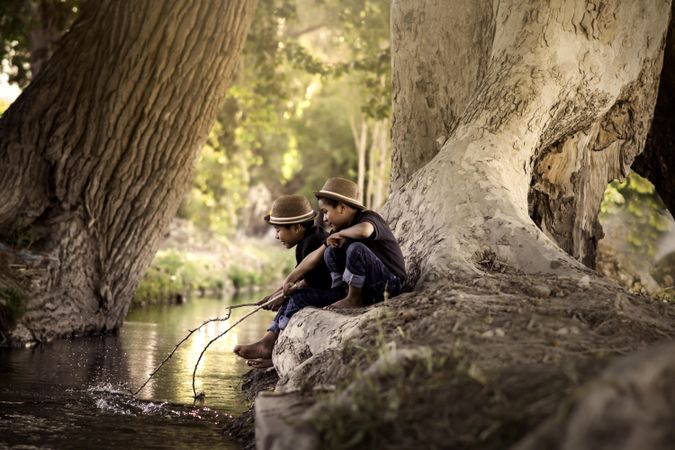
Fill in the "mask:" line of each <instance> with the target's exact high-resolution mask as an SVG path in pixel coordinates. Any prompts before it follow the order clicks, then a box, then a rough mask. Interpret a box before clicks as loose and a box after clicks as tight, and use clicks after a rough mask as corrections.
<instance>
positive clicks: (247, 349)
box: [234, 331, 279, 359]
mask: <svg viewBox="0 0 675 450" xmlns="http://www.w3.org/2000/svg"><path fill="white" fill-rule="evenodd" d="M278 336H279V333H275V332H272V331H268V332H267V334H265V336H263V338H262V339H260V340H259V341H258V342H254V343H253V344H248V345H237V346H236V347H234V353H235V354H236V355H238V356H241V357H242V358H245V359H270V358H271V357H272V349H273V348H274V343H275V342H276V341H277V337H278Z"/></svg>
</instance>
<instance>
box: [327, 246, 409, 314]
mask: <svg viewBox="0 0 675 450" xmlns="http://www.w3.org/2000/svg"><path fill="white" fill-rule="evenodd" d="M323 257H324V260H325V261H326V266H328V270H330V276H331V278H332V279H333V284H332V286H333V288H337V287H339V286H344V283H346V284H348V285H350V286H354V287H355V288H361V289H362V291H361V296H362V300H363V304H364V306H365V305H372V304H373V303H377V302H379V301H382V299H383V298H384V293H385V291H386V292H387V295H388V296H390V297H394V296H396V295H398V294H400V293H401V289H402V288H403V286H402V282H401V280H399V279H398V277H397V276H396V275H394V273H393V272H392V271H391V270H389V268H388V267H387V266H386V265H385V264H384V263H383V262H382V261H381V260H380V258H378V257H377V256H375V253H373V252H372V251H371V250H370V249H369V248H368V247H366V246H365V245H364V244H362V243H361V242H351V243H348V244H346V245H345V246H343V247H342V248H333V247H328V248H327V249H326V251H325V252H324V254H323Z"/></svg>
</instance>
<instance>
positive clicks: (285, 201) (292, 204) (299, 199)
mask: <svg viewBox="0 0 675 450" xmlns="http://www.w3.org/2000/svg"><path fill="white" fill-rule="evenodd" d="M314 217H316V211H314V210H313V209H312V205H310V204H309V200H307V199H306V198H305V196H303V195H282V196H281V197H279V198H278V199H276V200H274V203H272V210H271V211H270V213H269V214H268V215H267V216H265V221H267V223H269V224H270V225H292V224H294V223H303V222H307V221H309V220H312V219H314Z"/></svg>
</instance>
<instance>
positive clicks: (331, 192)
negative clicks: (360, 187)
mask: <svg viewBox="0 0 675 450" xmlns="http://www.w3.org/2000/svg"><path fill="white" fill-rule="evenodd" d="M321 194H328V195H334V196H335V197H338V198H339V199H341V200H346V201H347V202H350V203H355V204H357V205H359V206H363V204H362V203H361V202H360V201H358V200H356V199H355V198H351V197H347V196H346V195H342V194H338V193H337V192H333V191H319V192H317V195H321Z"/></svg>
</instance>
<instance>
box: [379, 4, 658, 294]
mask: <svg viewBox="0 0 675 450" xmlns="http://www.w3.org/2000/svg"><path fill="white" fill-rule="evenodd" d="M411 5H412V3H411ZM398 8H399V9H401V8H402V7H401V6H400V4H399V7H398ZM669 10H670V2H669V1H657V2H648V3H645V4H643V3H633V2H619V1H604V2H587V1H581V0H579V1H576V2H570V1H565V2H563V1H554V2H549V3H547V4H546V5H543V4H542V3H541V2H535V1H529V2H495V10H494V15H493V16H492V20H491V21H490V24H491V25H488V26H485V27H484V32H485V33H486V34H492V29H493V28H494V40H493V41H492V42H491V47H490V48H489V49H488V51H487V52H479V53H478V55H484V54H488V55H489V57H488V60H487V64H486V65H485V67H486V72H485V74H484V75H483V76H482V77H481V78H480V81H479V83H478V84H477V85H476V89H474V90H473V91H471V92H470V94H468V95H467V100H466V105H467V106H466V108H464V111H463V113H462V114H461V115H460V118H459V120H458V125H457V126H456V128H455V129H454V132H452V134H451V135H450V137H449V139H448V140H447V141H446V142H445V144H444V145H443V147H442V149H441V151H440V152H439V153H438V154H436V156H434V157H433V159H432V160H431V161H430V162H429V163H428V164H427V165H426V166H424V167H423V168H422V169H420V170H418V171H417V172H416V173H415V174H414V175H413V176H412V177H411V178H410V181H408V183H407V184H406V185H405V186H403V187H402V188H401V189H400V190H399V191H395V192H394V193H393V195H392V197H391V199H390V201H389V203H388V205H387V209H386V211H385V213H386V214H388V217H389V219H390V221H391V222H392V224H393V226H394V228H395V233H396V234H397V236H399V238H400V239H401V240H402V245H403V249H404V253H405V254H406V255H407V257H408V262H409V269H410V270H409V271H410V273H411V275H412V278H413V281H415V280H417V279H418V278H420V277H423V278H425V279H427V280H433V279H435V278H436V275H441V276H442V275H443V274H445V273H447V272H448V271H449V270H453V269H459V270H467V269H468V270H471V263H472V262H474V263H475V262H477V260H481V259H483V255H485V254H486V252H487V253H490V254H491V253H494V254H495V255H496V258H497V259H499V260H501V261H503V262H504V263H505V264H506V265H508V266H511V267H513V268H516V269H518V270H522V271H524V272H529V273H539V272H559V271H561V270H568V269H569V268H573V267H576V268H577V269H581V270H583V269H582V266H580V265H579V264H578V263H576V262H575V260H573V259H572V258H570V257H569V256H568V255H567V254H565V253H563V252H561V251H560V250H559V247H558V246H557V245H556V243H554V242H553V241H552V240H551V239H550V238H551V237H552V238H553V239H554V240H556V241H558V242H560V243H561V245H562V246H563V248H565V249H566V250H568V251H569V253H571V254H572V255H573V256H576V257H577V258H579V259H581V260H582V261H585V262H588V261H589V260H591V259H592V257H591V256H590V253H591V252H590V251H588V246H586V245H585V244H584V242H587V241H589V240H592V239H593V238H594V237H593V236H594V235H593V232H594V224H595V220H596V217H595V216H596V215H597V214H596V213H597V208H598V205H599V201H600V197H601V195H602V192H603V191H604V188H605V186H606V184H607V182H608V181H609V180H611V179H613V178H615V177H617V176H621V174H625V173H626V172H627V170H628V168H629V166H630V164H631V163H632V160H633V158H634V157H635V155H636V154H637V153H639V152H640V151H641V149H642V147H643V145H644V140H645V138H646V134H647V130H648V129H649V123H650V118H651V114H652V111H653V105H654V101H655V98H656V91H657V84H658V78H659V74H660V72H661V62H662V56H663V49H664V45H665V37H666V30H667V28H668V23H669V22H668V21H669V17H668V14H663V11H669ZM434 17H438V18H439V19H438V20H441V18H442V17H443V16H442V14H441V13H440V12H439V13H438V14H434ZM481 17H485V16H481ZM394 20H396V21H398V22H397V23H395V24H394V25H393V26H392V28H393V30H397V29H398V28H400V27H401V26H403V25H401V24H400V23H399V22H402V23H405V21H406V15H405V14H396V15H394ZM483 23H485V22H484V21H483V20H480V21H471V20H469V19H466V24H465V25H463V26H462V27H457V28H451V26H452V24H453V22H451V21H446V22H445V24H444V26H445V27H447V28H444V30H446V31H447V32H448V33H455V34H458V35H460V36H461V35H464V34H465V33H466V32H465V31H464V30H465V29H469V30H470V31H472V32H473V29H472V27H473V26H475V25H473V24H483ZM434 30H437V27H434V26H431V25H428V26H424V27H419V32H420V33H428V34H426V38H422V37H419V38H418V40H420V41H424V42H426V41H431V39H432V38H435V39H438V38H437V33H435V32H434ZM397 53H400V52H397V51H396V50H395V51H394V54H397ZM411 58H412V57H411ZM413 59H414V58H413ZM439 60H440V61H443V62H444V64H443V65H442V66H441V67H439V68H437V69H436V72H442V71H443V70H445V69H446V68H447V69H448V70H452V67H453V65H452V64H450V63H452V62H454V61H455V60H447V59H444V58H439ZM393 64H394V73H395V74H398V73H399V70H398V69H397V58H396V57H394V61H393ZM464 65H465V66H470V65H469V64H464ZM480 67H483V66H480ZM395 77H396V75H395ZM470 87H471V86H464V88H470ZM395 89H396V87H395ZM394 95H395V97H396V95H397V93H396V92H395V94H394ZM395 102H396V100H395ZM394 114H395V117H394V120H395V124H394V152H395V154H397V155H399V157H401V158H403V159H404V160H406V158H408V157H409V159H410V161H412V162H415V161H417V159H416V156H412V155H411V152H412V150H409V147H407V146H405V145H402V144H401V141H399V140H397V139H396V136H397V131H396V130H397V127H398V126H399V125H400V124H401V123H405V122H408V121H409V119H407V118H406V116H405V115H401V114H400V113H399V112H398V110H397V109H396V108H395V110H394ZM396 114H398V116H396ZM419 148H422V146H421V145H420V146H419ZM394 162H395V165H396V164H398V165H399V166H401V163H400V162H398V163H397V162H396V159H395V161H394ZM549 167H550V168H549ZM399 172H400V171H399ZM531 182H532V188H530V184H531ZM531 190H532V192H531ZM528 197H529V202H528ZM547 210H550V211H552V212H553V214H551V215H547V214H546V211H547ZM530 211H533V215H534V217H535V218H536V219H537V220H538V222H539V223H540V224H541V229H540V228H539V227H537V226H536V225H535V224H534V223H533V221H532V219H531V218H530V215H529V212H530ZM556 214H557V215H556ZM420 215H421V216H423V217H424V219H423V220H420V219H419V217H420ZM551 217H552V219H551ZM563 223H565V224H566V226H564V227H563V226H562V225H560V224H563ZM567 225H569V226H567ZM572 226H573V227H574V230H575V231H574V232H572V230H573V228H572ZM542 229H543V230H544V231H545V233H544V232H542ZM570 236H571V241H572V243H571V244H569V245H568V244H567V242H566V241H565V240H566V239H570Z"/></svg>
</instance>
